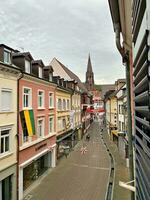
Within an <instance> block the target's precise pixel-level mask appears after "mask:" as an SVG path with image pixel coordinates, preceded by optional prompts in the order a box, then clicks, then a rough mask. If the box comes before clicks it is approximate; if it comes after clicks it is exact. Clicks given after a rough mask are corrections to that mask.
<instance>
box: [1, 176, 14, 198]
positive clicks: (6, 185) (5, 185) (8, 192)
mask: <svg viewBox="0 0 150 200" xmlns="http://www.w3.org/2000/svg"><path fill="white" fill-rule="evenodd" d="M1 187H2V190H1V192H2V193H1V194H0V195H1V197H2V199H4V200H11V199H12V176H8V177H7V178H5V179H4V180H2V181H1Z"/></svg>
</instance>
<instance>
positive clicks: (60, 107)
mask: <svg viewBox="0 0 150 200" xmlns="http://www.w3.org/2000/svg"><path fill="white" fill-rule="evenodd" d="M59 100H60V105H59ZM57 108H58V111H62V99H61V98H59V99H58V102H57Z"/></svg>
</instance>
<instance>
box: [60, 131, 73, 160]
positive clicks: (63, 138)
mask: <svg viewBox="0 0 150 200" xmlns="http://www.w3.org/2000/svg"><path fill="white" fill-rule="evenodd" d="M73 133H74V132H73V130H69V131H68V132H65V133H64V134H61V135H59V136H57V159H59V158H61V157H62V156H64V154H65V149H66V147H67V148H68V149H72V147H73V146H72V145H73V142H72V141H73V139H74V134H73Z"/></svg>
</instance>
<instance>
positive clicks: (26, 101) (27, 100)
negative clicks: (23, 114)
mask: <svg viewBox="0 0 150 200" xmlns="http://www.w3.org/2000/svg"><path fill="white" fill-rule="evenodd" d="M23 107H24V108H30V107H31V89H30V88H24V90H23Z"/></svg>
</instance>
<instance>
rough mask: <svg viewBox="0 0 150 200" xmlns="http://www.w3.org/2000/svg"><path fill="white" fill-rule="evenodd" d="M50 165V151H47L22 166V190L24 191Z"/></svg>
mask: <svg viewBox="0 0 150 200" xmlns="http://www.w3.org/2000/svg"><path fill="white" fill-rule="evenodd" d="M50 167H51V152H48V153H46V154H44V155H43V156H41V157H40V158H38V159H37V160H35V161H33V162H32V163H31V164H29V165H28V166H26V167H25V168H23V190H24V191H25V190H26V189H27V188H28V187H29V186H30V185H31V184H32V183H33V182H34V181H35V180H37V179H38V178H39V177H40V176H41V175H42V174H43V173H44V172H45V171H46V170H47V169H48V168H50Z"/></svg>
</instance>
